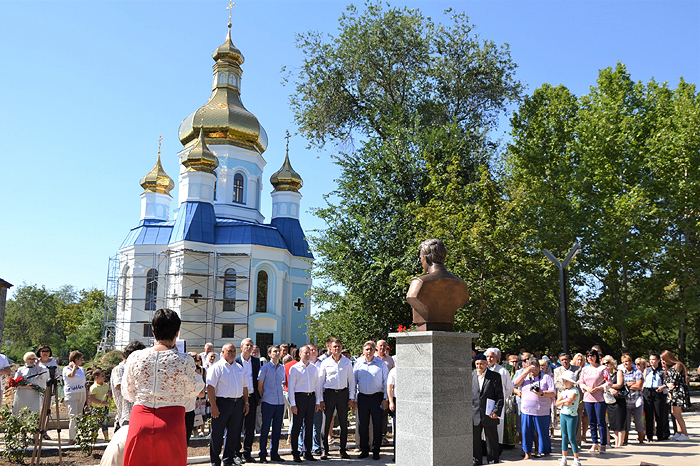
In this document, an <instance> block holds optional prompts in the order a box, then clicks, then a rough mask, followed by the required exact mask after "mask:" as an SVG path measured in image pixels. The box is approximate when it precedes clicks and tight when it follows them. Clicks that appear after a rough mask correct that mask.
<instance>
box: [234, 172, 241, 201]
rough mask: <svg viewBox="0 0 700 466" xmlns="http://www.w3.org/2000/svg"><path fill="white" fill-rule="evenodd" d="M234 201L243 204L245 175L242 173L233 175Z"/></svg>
mask: <svg viewBox="0 0 700 466" xmlns="http://www.w3.org/2000/svg"><path fill="white" fill-rule="evenodd" d="M233 202H238V203H239V204H243V175H241V174H240V173H236V175H235V176H234V177H233Z"/></svg>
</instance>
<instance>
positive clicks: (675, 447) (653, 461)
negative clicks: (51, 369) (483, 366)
mask: <svg viewBox="0 0 700 466" xmlns="http://www.w3.org/2000/svg"><path fill="white" fill-rule="evenodd" d="M692 399H693V402H694V403H700V396H693V397H692ZM683 417H684V419H685V421H686V424H687V426H688V434H689V436H690V440H689V441H686V442H675V441H672V440H668V441H665V442H654V443H644V444H641V445H640V444H638V443H630V444H629V445H628V446H626V447H623V448H618V449H609V450H608V452H607V453H605V454H602V455H601V454H592V453H588V452H587V451H586V450H587V449H588V447H589V446H590V444H584V448H583V451H582V453H581V461H582V463H583V464H584V466H632V465H634V466H637V465H661V466H700V412H688V413H684V415H683ZM62 433H63V434H64V435H65V434H67V431H66V430H64V431H63V432H62ZM49 434H50V435H51V437H52V438H53V440H51V441H45V442H44V444H43V445H44V447H45V448H51V447H53V448H55V447H56V446H57V442H56V440H55V439H56V432H55V431H50V432H49ZM100 436H101V435H100ZM2 437H3V435H2V434H0V438H2ZM558 437H559V432H558V431H557V439H556V440H555V441H553V454H552V456H551V457H547V458H540V459H535V460H529V461H525V460H521V459H520V450H519V449H518V447H516V448H515V449H514V450H510V451H506V452H504V454H503V457H502V459H503V462H509V463H513V464H523V465H528V464H530V465H532V464H537V463H547V464H552V465H554V464H558V462H559V460H560V458H561V443H560V441H559V440H558ZM632 437H635V438H636V435H634V434H633V435H632ZM100 441H101V439H100ZM200 442H204V440H200ZM64 445H65V443H64ZM203 445H204V443H203ZM64 448H65V447H64ZM68 448H75V447H68ZM255 453H256V454H255V455H254V456H256V457H257V452H255ZM280 453H281V454H282V457H283V458H285V459H286V460H287V461H285V462H284V463H269V464H273V465H275V464H277V465H289V464H296V463H292V461H291V460H292V457H291V454H290V453H291V452H290V451H289V450H283V451H281V452H280ZM349 453H350V456H351V457H352V458H353V459H351V460H341V459H340V457H339V454H338V451H337V450H334V451H332V452H331V454H330V457H329V459H328V460H327V461H322V462H318V463H315V464H318V465H319V466H321V465H323V464H328V463H331V464H333V465H334V466H371V465H394V462H393V461H391V459H392V447H391V446H388V447H383V448H382V453H381V458H380V459H379V460H378V461H374V460H372V459H371V457H370V458H367V459H363V460H358V459H357V456H358V455H359V452H354V451H352V450H350V451H349ZM569 456H570V458H572V457H571V453H569ZM208 462H209V459H208V457H206V456H204V457H194V458H190V460H189V463H190V464H206V463H208ZM302 464H309V462H307V461H304V463H302ZM569 464H571V461H570V462H569ZM465 465H466V466H471V462H468V463H466V462H465ZM399 466H400V465H399ZM444 466H453V465H444ZM454 466H461V465H454Z"/></svg>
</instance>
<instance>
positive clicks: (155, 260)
mask: <svg viewBox="0 0 700 466" xmlns="http://www.w3.org/2000/svg"><path fill="white" fill-rule="evenodd" d="M250 269H251V257H250V255H249V254H246V253H226V252H216V251H207V250H196V249H191V248H185V247H179V248H168V249H166V250H163V251H160V252H152V253H145V252H144V253H141V252H139V253H137V252H134V251H133V250H127V251H124V252H122V253H120V254H118V255H115V256H113V257H111V258H110V260H109V266H108V277H107V287H106V294H107V305H106V306H105V313H104V322H103V330H102V341H101V343H100V350H101V351H109V350H112V349H121V348H123V347H124V346H125V345H126V344H128V343H129V342H130V341H133V340H141V341H143V342H144V343H147V344H148V343H152V342H153V337H152V335H151V329H150V324H149V322H150V321H151V319H152V318H153V313H154V312H155V311H156V310H157V309H161V308H169V309H172V310H174V311H176V312H177V313H178V314H179V315H180V318H181V319H182V327H181V329H180V339H181V340H185V342H186V344H187V346H188V347H193V348H199V347H203V346H204V343H206V342H208V341H212V342H215V341H217V340H221V339H228V340H230V339H242V338H245V337H247V336H248V333H249V329H248V319H249V314H250V312H251V309H250V306H249V305H248V302H249V295H250V289H251V284H250Z"/></svg>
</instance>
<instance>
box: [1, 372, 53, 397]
mask: <svg viewBox="0 0 700 466" xmlns="http://www.w3.org/2000/svg"><path fill="white" fill-rule="evenodd" d="M37 375H38V374H37ZM32 377H36V375H30V376H29V377H27V379H30V378H32ZM27 379H25V378H24V377H22V376H21V375H18V376H17V377H15V378H12V377H10V380H9V381H8V383H7V385H8V387H10V388H12V387H15V388H19V387H26V386H29V387H31V388H33V389H34V390H35V391H37V392H39V393H40V394H41V395H43V394H44V392H45V391H46V390H45V389H43V388H41V387H40V386H38V385H35V384H33V383H31V382H29V381H28V380H27Z"/></svg>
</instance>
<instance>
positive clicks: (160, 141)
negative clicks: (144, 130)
mask: <svg viewBox="0 0 700 466" xmlns="http://www.w3.org/2000/svg"><path fill="white" fill-rule="evenodd" d="M162 142H163V135H162V134H161V135H160V136H159V137H158V157H160V145H161V143H162Z"/></svg>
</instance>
